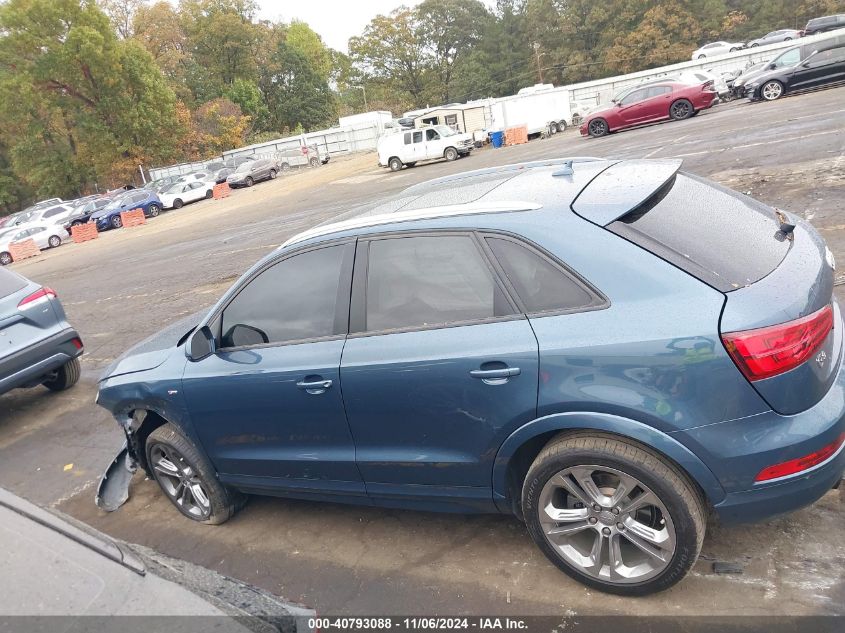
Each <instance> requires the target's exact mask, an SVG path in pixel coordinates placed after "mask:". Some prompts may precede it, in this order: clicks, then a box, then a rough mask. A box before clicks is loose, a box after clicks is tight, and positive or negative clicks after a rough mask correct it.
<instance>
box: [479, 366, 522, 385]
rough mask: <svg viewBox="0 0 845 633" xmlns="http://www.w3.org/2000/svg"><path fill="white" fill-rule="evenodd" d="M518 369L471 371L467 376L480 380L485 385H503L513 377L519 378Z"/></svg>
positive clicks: (519, 371)
mask: <svg viewBox="0 0 845 633" xmlns="http://www.w3.org/2000/svg"><path fill="white" fill-rule="evenodd" d="M520 373H521V370H520V369H519V367H503V368H501V369H473V370H472V371H470V372H469V375H470V376H472V377H473V378H480V379H481V380H482V381H483V382H484V384H486V385H503V384H504V383H506V382H507V381H508V379H509V378H511V377H513V376H519V374H520Z"/></svg>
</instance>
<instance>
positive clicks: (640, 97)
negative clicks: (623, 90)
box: [618, 88, 647, 125]
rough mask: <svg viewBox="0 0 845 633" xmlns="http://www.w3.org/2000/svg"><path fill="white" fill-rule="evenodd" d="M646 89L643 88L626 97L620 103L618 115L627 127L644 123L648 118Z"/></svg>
mask: <svg viewBox="0 0 845 633" xmlns="http://www.w3.org/2000/svg"><path fill="white" fill-rule="evenodd" d="M646 98H647V97H646V89H645V88H641V89H639V90H634V91H633V92H631V93H629V94H627V95H625V97H624V98H623V99H622V101H620V102H619V108H618V113H619V117H620V118H621V119H622V121H624V122H625V124H626V125H631V124H633V123H637V122H639V121H642V120H643V119H644V118H645V116H646V114H645V113H646V106H645V105H644V102H645V100H646Z"/></svg>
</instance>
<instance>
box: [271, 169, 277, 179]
mask: <svg viewBox="0 0 845 633" xmlns="http://www.w3.org/2000/svg"><path fill="white" fill-rule="evenodd" d="M275 179H276V170H275V169H271V170H270V180H275Z"/></svg>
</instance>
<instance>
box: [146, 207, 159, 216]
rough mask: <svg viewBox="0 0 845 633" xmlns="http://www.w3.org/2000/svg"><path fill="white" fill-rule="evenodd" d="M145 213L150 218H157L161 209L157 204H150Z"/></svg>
mask: <svg viewBox="0 0 845 633" xmlns="http://www.w3.org/2000/svg"><path fill="white" fill-rule="evenodd" d="M147 213H149V215H150V217H151V218H157V217H158V214H159V213H161V208H160V207H159V206H158V205H157V204H151V205H150V206H149V208H148V209H147Z"/></svg>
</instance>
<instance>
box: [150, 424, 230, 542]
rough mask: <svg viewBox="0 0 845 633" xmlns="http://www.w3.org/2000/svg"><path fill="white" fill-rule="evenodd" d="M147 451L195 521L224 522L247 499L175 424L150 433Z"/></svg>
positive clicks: (167, 489) (167, 490)
mask: <svg viewBox="0 0 845 633" xmlns="http://www.w3.org/2000/svg"><path fill="white" fill-rule="evenodd" d="M145 452H146V457H147V464H148V465H149V467H150V470H151V471H152V473H153V477H154V478H155V480H156V482H157V483H158V485H159V486H160V487H161V489H162V491H163V492H164V494H165V495H166V496H167V498H168V499H169V500H170V502H171V503H172V504H173V505H174V506H176V508H177V509H178V510H179V512H181V513H182V514H183V515H185V516H186V517H188V518H189V519H192V520H193V521H197V522H199V523H205V524H207V525H220V524H221V523H224V522H225V521H227V520H228V519H230V518H231V517H232V516H233V515H234V514H235V512H237V511H238V510H239V509H240V508H241V507H242V506H243V504H244V503H245V501H246V497H244V495H243V494H241V493H240V492H237V491H235V490H231V489H229V488H226V487H225V486H224V485H223V484H221V483H220V481H219V480H218V479H217V474H216V473H215V472H214V467H213V466H212V465H211V462H209V461H208V459H207V458H206V457H205V455H203V454H202V453H201V452H200V451H199V450H198V449H197V448H196V446H194V444H193V443H192V442H191V441H190V440H189V439H188V438H187V437H185V436H184V435H183V434H182V433H181V432H180V431H179V430H178V429H177V428H176V427H175V426H173V425H172V424H164V425H163V426H160V427H158V428H157V429H156V430H155V431H153V432H152V433H150V436H149V437H148V438H147V443H146V447H145Z"/></svg>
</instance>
